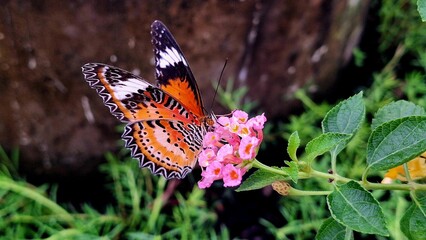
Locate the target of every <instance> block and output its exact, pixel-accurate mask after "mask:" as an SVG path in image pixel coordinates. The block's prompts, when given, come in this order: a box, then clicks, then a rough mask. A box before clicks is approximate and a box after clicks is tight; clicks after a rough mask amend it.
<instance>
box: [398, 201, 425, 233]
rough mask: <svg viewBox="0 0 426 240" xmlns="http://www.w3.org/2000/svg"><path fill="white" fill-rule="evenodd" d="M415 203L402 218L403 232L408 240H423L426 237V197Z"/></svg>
mask: <svg viewBox="0 0 426 240" xmlns="http://www.w3.org/2000/svg"><path fill="white" fill-rule="evenodd" d="M418 203H419V205H417V204H416V202H413V204H411V206H410V207H409V208H408V209H407V211H406V212H405V214H404V216H403V217H402V218H401V224H400V225H401V230H402V232H403V233H404V234H405V236H407V238H408V239H410V240H411V239H413V240H421V239H424V238H425V236H426V197H423V198H420V199H418Z"/></svg>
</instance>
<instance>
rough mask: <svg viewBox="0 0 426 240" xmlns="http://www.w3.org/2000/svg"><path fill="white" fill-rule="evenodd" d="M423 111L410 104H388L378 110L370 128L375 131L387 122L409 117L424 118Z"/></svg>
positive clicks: (399, 102) (404, 102)
mask: <svg viewBox="0 0 426 240" xmlns="http://www.w3.org/2000/svg"><path fill="white" fill-rule="evenodd" d="M425 115H426V113H425V109H424V108H423V107H421V106H418V105H416V104H414V103H412V102H408V101H405V100H400V101H396V102H392V103H389V104H388V105H386V106H384V107H382V108H380V109H379V110H378V111H377V112H376V114H375V115H374V118H373V122H372V124H371V128H372V129H375V128H376V127H378V126H379V125H380V124H383V123H385V122H389V121H392V120H395V119H398V118H403V117H409V116H425Z"/></svg>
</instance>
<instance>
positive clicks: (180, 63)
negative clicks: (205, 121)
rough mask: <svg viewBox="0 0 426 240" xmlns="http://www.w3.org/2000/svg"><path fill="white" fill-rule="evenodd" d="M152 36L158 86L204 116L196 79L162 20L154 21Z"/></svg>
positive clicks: (190, 109) (200, 115)
mask: <svg viewBox="0 0 426 240" xmlns="http://www.w3.org/2000/svg"><path fill="white" fill-rule="evenodd" d="M151 36H152V44H153V45H154V53H155V67H156V72H155V73H156V78H157V81H158V82H157V83H158V86H159V87H160V88H161V89H162V90H164V91H165V92H167V93H169V94H170V95H171V96H173V97H174V98H175V99H176V100H178V101H179V102H180V103H181V104H182V105H183V106H184V107H185V108H186V109H188V110H189V111H191V112H193V113H194V114H195V115H197V116H198V117H202V116H204V115H205V114H204V110H203V102H202V99H201V95H200V91H199V90H198V86H197V83H196V81H195V78H194V76H193V74H192V72H191V69H190V68H189V64H188V62H187V61H186V59H185V57H184V55H183V53H182V51H181V50H180V48H179V45H178V44H177V43H176V40H175V39H174V38H173V35H172V34H171V33H170V31H169V30H168V29H167V28H166V26H164V24H163V23H162V22H160V21H154V23H153V24H152V25H151Z"/></svg>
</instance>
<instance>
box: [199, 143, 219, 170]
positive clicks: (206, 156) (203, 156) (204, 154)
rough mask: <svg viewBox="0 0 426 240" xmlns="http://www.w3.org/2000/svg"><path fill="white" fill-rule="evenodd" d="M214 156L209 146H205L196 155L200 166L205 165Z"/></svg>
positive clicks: (214, 153)
mask: <svg viewBox="0 0 426 240" xmlns="http://www.w3.org/2000/svg"><path fill="white" fill-rule="evenodd" d="M215 157H216V152H215V151H214V150H213V149H211V148H206V149H204V150H203V151H201V152H200V155H199V156H198V164H200V166H201V167H207V166H208V165H209V163H210V162H211V161H212V160H213V159H214V158H215Z"/></svg>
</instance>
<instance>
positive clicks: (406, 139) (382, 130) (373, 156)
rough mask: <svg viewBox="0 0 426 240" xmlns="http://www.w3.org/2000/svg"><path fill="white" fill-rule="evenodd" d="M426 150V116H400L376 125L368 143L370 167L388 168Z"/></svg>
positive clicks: (376, 168) (377, 168)
mask: <svg viewBox="0 0 426 240" xmlns="http://www.w3.org/2000/svg"><path fill="white" fill-rule="evenodd" d="M425 150H426V116H411V117H405V118H399V119H396V120H392V121H389V122H386V123H383V124H381V125H380V126H378V127H376V128H375V129H374V130H373V132H372V133H371V135H370V138H369V139H368V143H367V163H368V167H371V168H372V169H375V170H387V169H390V168H393V167H396V166H399V165H401V164H403V163H406V162H408V161H409V160H411V159H413V158H415V157H416V156H419V155H420V154H421V153H423V152H424V151H425Z"/></svg>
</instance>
